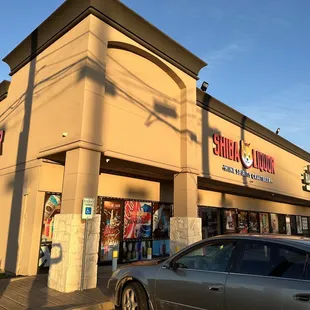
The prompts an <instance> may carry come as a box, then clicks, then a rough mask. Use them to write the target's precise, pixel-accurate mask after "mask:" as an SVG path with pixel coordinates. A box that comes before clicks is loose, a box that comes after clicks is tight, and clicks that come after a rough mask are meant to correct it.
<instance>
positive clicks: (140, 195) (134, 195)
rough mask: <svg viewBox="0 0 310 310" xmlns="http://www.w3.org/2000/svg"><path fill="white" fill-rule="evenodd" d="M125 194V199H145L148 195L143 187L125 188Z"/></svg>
mask: <svg viewBox="0 0 310 310" xmlns="http://www.w3.org/2000/svg"><path fill="white" fill-rule="evenodd" d="M125 192H126V196H125V197H128V198H131V199H147V198H148V197H149V193H148V192H147V191H146V189H145V188H143V187H140V188H137V187H135V188H133V187H127V188H126V191H125Z"/></svg>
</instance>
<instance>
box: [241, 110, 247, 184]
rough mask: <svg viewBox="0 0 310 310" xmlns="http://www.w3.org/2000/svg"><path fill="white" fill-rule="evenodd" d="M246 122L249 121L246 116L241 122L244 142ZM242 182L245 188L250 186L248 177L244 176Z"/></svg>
mask: <svg viewBox="0 0 310 310" xmlns="http://www.w3.org/2000/svg"><path fill="white" fill-rule="evenodd" d="M246 120H247V117H246V116H243V117H242V120H241V127H240V130H241V135H240V136H241V140H242V141H244V139H245V124H246ZM242 182H243V185H245V186H248V178H247V177H246V176H243V177H242Z"/></svg>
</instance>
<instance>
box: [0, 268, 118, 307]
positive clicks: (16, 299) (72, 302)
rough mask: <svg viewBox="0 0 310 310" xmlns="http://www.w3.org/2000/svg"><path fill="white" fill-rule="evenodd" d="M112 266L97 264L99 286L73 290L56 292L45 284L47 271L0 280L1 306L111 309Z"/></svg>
mask: <svg viewBox="0 0 310 310" xmlns="http://www.w3.org/2000/svg"><path fill="white" fill-rule="evenodd" d="M111 272H112V270H111V266H100V267H98V286H97V288H95V289H92V290H87V291H79V292H74V293H68V294H64V293H59V292H57V291H54V290H52V289H49V288H48V287H47V274H41V275H37V276H33V277H23V278H11V279H2V280H0V310H3V309H8V310H11V309H12V310H15V309H16V310H24V309H52V310H58V309H102V310H111V309H114V307H113V305H112V303H111V302H109V300H108V297H107V288H106V287H107V281H108V279H109V277H110V275H111Z"/></svg>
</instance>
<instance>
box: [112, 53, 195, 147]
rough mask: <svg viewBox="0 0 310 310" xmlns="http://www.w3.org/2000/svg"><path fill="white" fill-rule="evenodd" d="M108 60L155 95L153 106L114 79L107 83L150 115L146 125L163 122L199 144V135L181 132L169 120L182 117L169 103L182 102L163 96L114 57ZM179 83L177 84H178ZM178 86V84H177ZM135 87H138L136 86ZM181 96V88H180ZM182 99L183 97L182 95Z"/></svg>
mask: <svg viewBox="0 0 310 310" xmlns="http://www.w3.org/2000/svg"><path fill="white" fill-rule="evenodd" d="M108 58H109V59H110V60H112V61H113V62H114V63H115V64H116V65H117V66H119V67H121V68H122V70H124V71H125V72H126V75H127V76H129V77H130V78H132V80H135V81H138V82H139V83H140V84H141V85H142V86H139V88H141V87H144V89H146V90H147V91H148V92H149V93H151V94H153V95H154V100H153V105H151V104H150V103H147V102H145V101H143V99H141V98H137V97H136V96H135V95H134V94H131V93H128V92H127V91H126V90H124V89H122V88H120V87H118V85H117V81H115V80H114V79H112V78H111V77H107V80H106V83H107V85H108V88H111V85H113V88H112V89H113V91H116V93H117V95H118V96H119V97H121V98H123V99H125V100H127V101H128V102H131V103H133V104H134V105H135V106H137V107H139V108H140V109H141V110H143V111H145V112H147V113H149V116H148V117H147V118H146V121H145V125H146V126H147V127H149V126H150V125H152V124H154V123H155V122H161V123H162V124H164V125H166V126H167V127H168V128H170V129H171V130H173V131H174V132H176V133H178V134H180V135H181V134H186V135H187V137H188V139H189V140H190V141H191V142H193V143H196V144H199V142H198V141H197V134H196V133H195V132H193V131H190V130H185V131H184V130H180V129H179V128H178V127H176V126H175V125H173V124H172V123H171V122H170V121H169V119H173V120H175V119H178V118H179V119H180V116H179V115H178V114H177V112H176V108H175V107H173V106H171V105H169V104H167V101H168V100H169V101H172V102H174V103H175V104H178V105H180V101H177V100H176V99H175V98H171V97H170V96H168V95H166V94H163V93H162V92H160V91H158V90H156V89H154V88H153V87H152V86H151V85H149V84H147V83H146V82H145V81H142V80H141V79H140V78H139V77H137V76H136V75H135V74H133V73H132V72H130V71H129V70H128V69H127V68H126V67H124V66H123V65H122V64H121V63H120V62H118V61H117V60H115V59H114V58H113V57H111V56H110V55H108ZM176 83H177V82H176ZM177 84H178V83H177ZM135 87H138V86H137V85H135ZM180 94H181V88H180ZM155 97H160V98H162V100H158V99H155ZM180 99H181V95H180ZM188 116H191V117H195V115H188Z"/></svg>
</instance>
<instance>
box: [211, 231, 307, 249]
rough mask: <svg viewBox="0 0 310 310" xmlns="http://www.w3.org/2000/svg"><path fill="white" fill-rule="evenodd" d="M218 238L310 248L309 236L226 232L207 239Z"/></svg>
mask: <svg viewBox="0 0 310 310" xmlns="http://www.w3.org/2000/svg"><path fill="white" fill-rule="evenodd" d="M220 239H225V240H227V239H234V240H236V239H239V240H253V241H254V240H257V241H269V242H270V241H271V242H280V243H282V244H287V245H291V246H298V247H302V248H305V249H306V250H308V251H309V250H310V238H308V237H304V236H291V235H280V234H254V233H252V234H251V233H249V234H226V235H218V236H215V237H212V238H209V239H208V240H220Z"/></svg>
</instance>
